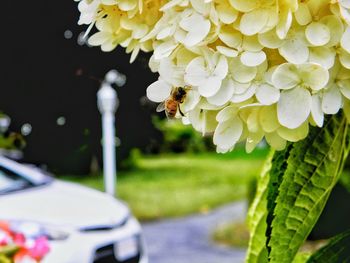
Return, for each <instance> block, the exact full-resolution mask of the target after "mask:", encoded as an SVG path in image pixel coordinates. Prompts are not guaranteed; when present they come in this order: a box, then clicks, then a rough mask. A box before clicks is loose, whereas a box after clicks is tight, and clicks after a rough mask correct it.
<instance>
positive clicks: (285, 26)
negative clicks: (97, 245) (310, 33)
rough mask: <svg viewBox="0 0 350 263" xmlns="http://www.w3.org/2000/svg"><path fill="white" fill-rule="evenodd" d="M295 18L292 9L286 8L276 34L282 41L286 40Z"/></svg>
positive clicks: (281, 15)
mask: <svg viewBox="0 0 350 263" xmlns="http://www.w3.org/2000/svg"><path fill="white" fill-rule="evenodd" d="M292 21H293V16H292V12H291V10H290V9H287V8H285V9H284V11H283V12H282V13H281V14H280V18H279V22H278V24H277V26H276V33H277V36H278V37H279V38H280V39H285V38H286V36H287V34H288V31H289V29H290V27H291V25H292Z"/></svg>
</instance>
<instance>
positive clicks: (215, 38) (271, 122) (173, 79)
mask: <svg viewBox="0 0 350 263" xmlns="http://www.w3.org/2000/svg"><path fill="white" fill-rule="evenodd" d="M95 2H99V4H98V5H99V6H100V7H99V8H101V6H103V7H104V6H108V7H110V5H112V6H114V8H115V6H118V8H119V9H118V10H119V11H118V12H120V10H122V13H123V12H124V13H125V12H129V11H128V10H123V9H122V6H124V5H125V6H128V8H130V6H133V9H132V10H138V11H139V12H138V13H137V12H135V11H132V12H131V13H132V14H133V15H134V17H135V18H134V17H133V16H132V15H125V19H126V20H128V23H126V22H125V21H124V22H121V21H122V20H118V19H119V18H118V19H116V20H118V22H115V24H113V23H112V22H108V23H109V26H106V25H104V24H103V23H101V22H99V21H100V20H101V19H102V20H103V19H104V20H106V19H111V18H109V15H108V16H107V17H104V12H105V11H98V12H96V10H95V11H94V15H89V14H90V13H89V12H88V11H84V12H83V10H82V8H80V10H81V12H82V19H81V20H82V21H83V23H85V24H90V23H91V22H93V21H96V25H97V28H98V29H99V30H100V32H99V33H96V34H95V35H93V36H92V37H91V39H90V41H91V42H92V43H93V44H96V45H102V49H104V50H110V49H111V48H112V47H113V45H112V44H109V42H108V41H111V40H108V41H107V42H103V41H102V40H101V39H110V38H111V36H110V35H111V34H112V35H113V37H114V38H117V39H118V41H114V42H113V44H115V43H118V44H120V45H122V46H128V45H126V44H125V43H124V42H123V41H119V39H120V38H122V36H123V35H122V34H121V33H120V32H124V30H126V31H127V32H128V37H129V38H128V39H130V40H127V41H126V42H127V43H128V44H129V45H131V48H130V47H129V46H128V49H129V50H130V49H142V50H151V49H153V55H152V57H151V60H150V63H149V65H150V68H151V70H152V71H154V72H158V73H159V79H158V80H157V81H156V82H154V83H152V84H151V85H150V86H149V87H148V88H147V96H148V98H149V99H150V100H152V101H154V102H159V103H161V102H164V101H166V100H167V99H168V98H169V96H171V92H172V91H173V90H174V88H176V87H186V90H187V95H186V97H185V100H184V102H182V103H181V105H180V107H181V111H182V112H183V113H184V116H182V115H181V114H178V115H177V116H178V117H179V118H182V120H183V122H184V123H185V124H191V125H192V126H193V127H194V128H195V129H196V130H198V131H200V132H202V133H203V134H213V142H214V144H215V145H216V146H217V151H218V152H227V151H230V150H232V149H233V148H234V146H235V145H236V144H237V142H240V141H245V142H246V150H247V151H248V152H250V151H252V150H253V149H254V148H255V147H256V145H257V144H258V143H259V142H260V141H261V140H262V139H263V138H265V139H266V141H267V142H268V143H269V144H270V145H271V146H272V147H273V148H275V149H277V150H281V149H283V148H284V147H285V145H286V142H287V141H291V142H296V141H299V140H301V139H303V138H305V137H306V136H307V134H308V130H309V125H317V126H319V127H322V126H323V120H324V115H325V114H336V113H337V112H338V111H339V110H340V109H341V108H344V109H345V110H346V111H348V110H349V108H350V107H349V105H350V103H349V99H350V1H349V0H169V1H163V2H162V1H151V0H149V1H142V0H140V1H139V2H138V4H135V5H132V4H131V3H134V2H136V0H134V1H131V0H82V2H80V5H81V6H84V8H85V7H86V6H91V5H94V4H95ZM146 2H147V3H150V2H152V6H154V7H155V6H156V7H155V8H159V9H158V10H157V11H158V12H156V11H155V10H153V11H151V9H149V10H146V9H145V8H143V9H142V8H141V6H142V4H143V5H145V3H146ZM83 3H84V4H83ZM101 3H102V4H101ZM156 3H158V4H156ZM124 9H125V8H124ZM99 10H101V9H99ZM102 10H105V8H104V9H102ZM130 10H131V9H130ZM116 12H117V11H116ZM124 13H123V14H124ZM136 13H137V14H136ZM151 13H152V15H151ZM154 14H156V15H154ZM115 16H118V17H119V16H120V14H119V13H118V15H115ZM147 16H151V18H152V19H151V22H150V23H147V30H141V26H140V25H142V23H138V22H135V23H131V21H133V19H135V21H149V20H147V19H145V17H147ZM91 17H93V18H91ZM101 17H104V18H101ZM138 19H139V20H138ZM155 20H156V21H155ZM125 24H127V25H129V24H132V25H133V26H128V27H126V26H125ZM111 28H118V30H117V31H115V30H114V29H113V30H112V29H111ZM131 29H132V30H131ZM119 30H120V31H119ZM133 30H134V31H133ZM141 31H142V34H141ZM107 32H108V33H107ZM134 32H136V33H134ZM120 34H121V35H120ZM105 35H106V37H104V36H105ZM107 35H108V37H107ZM136 36H137V37H136ZM130 43H135V44H130ZM146 43H147V44H146ZM148 43H151V44H152V47H151V48H144V46H145V45H146V46H148ZM104 45H105V46H107V48H106V47H104ZM136 47H137V48H136Z"/></svg>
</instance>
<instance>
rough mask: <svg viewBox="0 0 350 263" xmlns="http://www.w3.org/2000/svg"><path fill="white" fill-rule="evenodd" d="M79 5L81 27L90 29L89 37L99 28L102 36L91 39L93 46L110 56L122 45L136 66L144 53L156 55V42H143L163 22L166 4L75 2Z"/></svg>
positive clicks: (159, 0)
mask: <svg viewBox="0 0 350 263" xmlns="http://www.w3.org/2000/svg"><path fill="white" fill-rule="evenodd" d="M75 1H79V5H78V8H79V11H80V19H79V21H78V24H80V25H83V24H86V25H89V28H88V30H87V34H88V33H89V32H90V30H91V29H92V27H93V26H94V25H95V26H96V28H97V29H98V32H97V33H95V34H93V35H92V36H91V37H90V38H89V44H90V45H92V46H101V49H102V51H105V52H109V51H112V50H113V49H115V48H116V47H117V46H118V45H120V46H122V47H124V48H126V52H127V53H131V52H132V54H131V58H130V62H133V61H134V60H135V58H136V56H137V54H138V53H139V51H140V50H142V51H145V52H149V51H152V50H153V48H152V41H151V40H148V41H141V39H142V38H143V37H144V36H145V35H147V34H148V33H149V31H150V30H152V29H153V27H154V25H155V24H156V23H157V22H158V21H159V19H160V18H161V15H162V13H161V11H160V7H161V6H162V5H164V3H165V2H166V1H165V0H164V1H163V0H75Z"/></svg>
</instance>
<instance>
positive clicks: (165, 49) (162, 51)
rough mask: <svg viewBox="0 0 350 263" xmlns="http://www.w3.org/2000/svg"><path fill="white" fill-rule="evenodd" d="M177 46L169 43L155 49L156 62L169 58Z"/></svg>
mask: <svg viewBox="0 0 350 263" xmlns="http://www.w3.org/2000/svg"><path fill="white" fill-rule="evenodd" d="M177 46H178V44H177V43H174V42H172V41H167V42H164V43H162V44H160V45H158V46H157V47H156V48H155V49H154V58H155V59H156V60H160V59H162V58H165V57H169V56H170V54H171V53H172V52H173V51H174V49H175V48H176V47H177Z"/></svg>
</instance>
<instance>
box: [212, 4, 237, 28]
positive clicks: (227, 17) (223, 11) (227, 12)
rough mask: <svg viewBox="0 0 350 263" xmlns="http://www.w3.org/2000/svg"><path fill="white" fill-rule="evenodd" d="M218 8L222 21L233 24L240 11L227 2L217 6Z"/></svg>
mask: <svg viewBox="0 0 350 263" xmlns="http://www.w3.org/2000/svg"><path fill="white" fill-rule="evenodd" d="M216 10H217V12H218V15H219V19H220V21H221V22H223V23H224V24H231V23H233V22H234V21H235V20H236V19H237V16H238V11H237V10H236V9H234V8H232V7H231V6H229V5H227V4H225V2H224V4H221V5H220V4H219V5H218V6H217V7H216Z"/></svg>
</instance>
